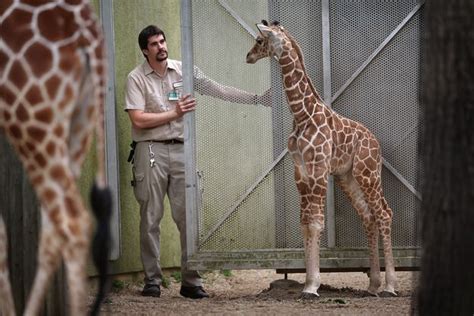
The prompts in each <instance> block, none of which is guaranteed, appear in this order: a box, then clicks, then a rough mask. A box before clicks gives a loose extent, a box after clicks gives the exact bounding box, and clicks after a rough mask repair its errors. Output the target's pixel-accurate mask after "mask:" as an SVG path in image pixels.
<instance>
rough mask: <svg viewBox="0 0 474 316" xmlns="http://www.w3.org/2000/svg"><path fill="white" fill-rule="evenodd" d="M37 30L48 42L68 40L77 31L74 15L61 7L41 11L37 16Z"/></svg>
mask: <svg viewBox="0 0 474 316" xmlns="http://www.w3.org/2000/svg"><path fill="white" fill-rule="evenodd" d="M38 30H39V33H40V35H41V36H43V37H44V38H45V39H46V40H48V41H50V42H57V41H59V40H61V39H63V38H70V37H72V36H73V34H74V33H75V32H76V31H77V24H76V23H75V19H74V14H73V13H72V12H70V11H67V10H65V9H63V8H61V7H54V8H53V9H50V10H45V11H42V12H41V13H40V14H39V15H38Z"/></svg>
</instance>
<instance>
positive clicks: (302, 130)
mask: <svg viewBox="0 0 474 316" xmlns="http://www.w3.org/2000/svg"><path fill="white" fill-rule="evenodd" d="M262 22H264V23H263V24H258V25H257V27H258V28H259V30H260V35H259V36H258V37H257V39H256V41H257V42H256V44H255V45H254V46H253V47H252V49H251V50H250V51H249V53H248V54H247V63H255V62H256V61H258V60H259V59H261V58H264V57H276V59H277V61H278V62H279V64H280V66H281V70H282V76H283V85H284V89H285V92H286V96H287V101H288V105H289V108H290V111H291V112H292V114H293V119H294V121H293V127H294V128H293V131H292V132H291V134H290V136H289V139H288V149H289V152H290V154H291V155H292V158H293V162H294V165H295V181H296V186H297V189H298V192H299V194H300V199H301V213H300V222H301V227H302V232H303V238H304V247H305V266H306V283H305V287H304V289H303V293H302V297H303V298H312V297H317V296H319V294H318V293H317V290H318V288H319V286H320V283H321V282H320V272H319V271H320V269H319V248H320V235H321V232H322V230H323V229H324V205H325V199H326V191H327V183H328V177H329V175H334V179H335V181H336V183H337V184H339V185H340V187H341V188H342V190H343V191H344V193H345V194H346V195H347V196H348V198H349V199H350V201H351V204H352V205H353V207H354V208H355V210H356V211H357V213H358V214H359V216H360V218H361V219H362V223H363V226H364V229H365V232H366V234H367V237H368V241H369V248H370V275H369V277H370V282H369V287H368V292H369V293H371V294H372V295H377V294H378V293H379V288H380V285H381V279H380V264H379V257H378V238H379V235H380V236H381V237H382V242H383V249H384V257H385V270H386V284H385V289H384V290H383V292H382V293H383V295H396V293H395V285H396V284H395V283H396V277H395V267H394V262H393V254H392V245H391V222H392V210H391V209H390V207H389V206H388V204H387V201H386V200H385V198H384V195H383V190H382V181H381V172H382V156H381V149H380V145H379V142H378V141H377V139H376V138H375V136H374V135H373V134H372V133H371V132H370V131H369V130H368V129H367V128H366V127H365V126H364V125H362V124H361V123H358V122H355V121H353V120H350V119H348V118H345V117H343V116H341V115H339V114H337V113H336V112H334V111H333V110H331V109H330V108H328V107H327V106H326V105H325V104H324V102H323V101H322V99H321V97H320V96H319V94H318V93H317V91H316V90H315V89H314V87H313V85H312V83H311V79H310V78H309V77H308V76H307V74H306V70H305V66H304V59H303V55H302V52H301V49H300V47H299V45H298V44H297V43H296V41H295V40H294V39H293V37H291V35H290V34H289V33H288V32H287V31H286V30H285V29H284V28H283V27H281V26H280V25H279V24H278V23H277V22H276V23H273V25H271V26H268V24H267V23H266V22H265V21H262Z"/></svg>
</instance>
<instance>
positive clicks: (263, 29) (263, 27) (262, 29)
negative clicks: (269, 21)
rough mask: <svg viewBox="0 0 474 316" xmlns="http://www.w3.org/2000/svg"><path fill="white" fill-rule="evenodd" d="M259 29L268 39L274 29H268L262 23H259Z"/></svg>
mask: <svg viewBox="0 0 474 316" xmlns="http://www.w3.org/2000/svg"><path fill="white" fill-rule="evenodd" d="M257 28H258V30H259V31H260V33H261V34H262V35H263V36H264V37H267V36H268V34H269V33H270V32H271V31H272V29H271V28H270V27H268V26H266V25H264V24H262V23H258V24H257Z"/></svg>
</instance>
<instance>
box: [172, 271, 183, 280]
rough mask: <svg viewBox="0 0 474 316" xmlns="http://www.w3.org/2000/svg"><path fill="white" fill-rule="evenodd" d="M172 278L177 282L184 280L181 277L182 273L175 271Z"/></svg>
mask: <svg viewBox="0 0 474 316" xmlns="http://www.w3.org/2000/svg"><path fill="white" fill-rule="evenodd" d="M171 276H172V277H173V279H174V280H175V281H176V282H181V280H182V277H181V272H179V271H174V272H172V273H171Z"/></svg>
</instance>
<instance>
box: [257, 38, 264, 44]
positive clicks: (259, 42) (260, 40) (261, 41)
mask: <svg viewBox="0 0 474 316" xmlns="http://www.w3.org/2000/svg"><path fill="white" fill-rule="evenodd" d="M262 43H263V39H261V38H260V37H259V38H257V44H258V45H262Z"/></svg>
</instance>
